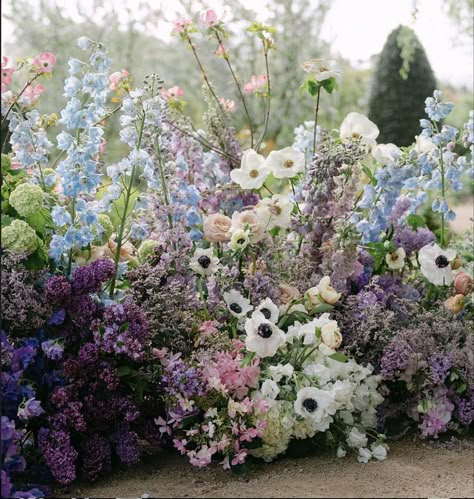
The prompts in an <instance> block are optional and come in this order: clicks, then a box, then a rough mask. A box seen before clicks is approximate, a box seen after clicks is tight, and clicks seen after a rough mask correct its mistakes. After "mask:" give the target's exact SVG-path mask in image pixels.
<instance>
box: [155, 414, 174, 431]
mask: <svg viewBox="0 0 474 499" xmlns="http://www.w3.org/2000/svg"><path fill="white" fill-rule="evenodd" d="M155 424H156V425H157V426H159V427H160V433H167V434H168V435H171V428H170V427H169V426H168V424H167V422H166V421H165V420H164V419H163V418H162V417H161V416H160V417H159V418H155Z"/></svg>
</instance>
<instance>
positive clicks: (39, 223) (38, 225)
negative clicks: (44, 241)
mask: <svg viewBox="0 0 474 499" xmlns="http://www.w3.org/2000/svg"><path fill="white" fill-rule="evenodd" d="M25 220H26V221H27V222H28V223H29V224H30V225H31V227H33V229H35V230H36V232H38V233H39V234H41V235H43V234H44V233H45V231H46V226H47V225H51V224H52V223H53V220H52V218H51V213H50V211H49V210H48V209H46V208H43V209H42V210H40V211H38V212H37V213H34V214H33V215H30V216H29V217H26V219H25Z"/></svg>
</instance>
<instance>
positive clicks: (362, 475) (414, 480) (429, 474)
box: [63, 438, 474, 498]
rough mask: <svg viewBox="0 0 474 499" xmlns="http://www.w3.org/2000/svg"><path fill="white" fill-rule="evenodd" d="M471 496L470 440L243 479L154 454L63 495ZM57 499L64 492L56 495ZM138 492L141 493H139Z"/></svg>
mask: <svg viewBox="0 0 474 499" xmlns="http://www.w3.org/2000/svg"><path fill="white" fill-rule="evenodd" d="M144 494H147V495H148V497H157V498H158V497H380V498H382V497H474V438H470V439H468V440H464V441H457V440H455V441H453V442H451V443H444V444H439V443H435V444H430V445H428V444H424V443H420V442H410V441H402V442H396V443H392V444H391V451H390V453H389V456H388V459H387V460H386V461H383V462H371V463H368V464H366V465H364V464H359V463H358V462H357V460H356V459H355V458H354V457H353V456H350V457H346V458H343V459H336V458H334V457H333V456H332V455H318V456H312V457H305V458H299V459H290V458H282V459H279V460H277V461H276V462H273V463H270V464H266V463H261V462H256V463H252V464H251V466H250V468H249V471H248V472H247V473H246V474H245V475H243V476H237V475H235V474H233V473H231V472H225V471H223V470H222V469H221V468H220V467H217V466H216V467H212V468H206V469H202V470H201V469H196V468H193V467H192V466H191V465H190V464H188V463H187V462H186V460H185V459H184V458H182V457H180V456H178V455H176V454H174V453H170V452H165V451H161V452H158V453H156V454H154V455H151V456H148V457H147V458H146V459H145V460H144V461H143V462H142V463H141V464H140V465H139V466H137V467H135V468H132V469H128V470H126V471H117V472H114V473H112V474H110V475H109V476H108V477H105V478H102V479H101V480H99V481H98V482H96V483H95V484H92V485H91V484H85V483H84V484H79V485H78V486H77V487H76V488H75V489H73V490H70V491H68V492H67V496H68V497H97V498H99V497H100V498H105V497H109V498H110V497H114V498H139V497H141V496H142V495H144ZM63 497H64V495H63ZM145 497H147V496H146V495H145Z"/></svg>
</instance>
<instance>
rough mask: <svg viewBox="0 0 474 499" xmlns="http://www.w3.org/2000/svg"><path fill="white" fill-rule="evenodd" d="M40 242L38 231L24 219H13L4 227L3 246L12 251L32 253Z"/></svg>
mask: <svg viewBox="0 0 474 499" xmlns="http://www.w3.org/2000/svg"><path fill="white" fill-rule="evenodd" d="M38 244H39V240H38V236H37V235H36V232H35V231H34V229H33V228H32V227H30V226H29V225H28V224H27V223H26V222H24V221H23V220H13V222H12V223H11V224H10V225H7V226H6V227H4V228H3V229H2V246H3V247H4V248H5V249H7V250H10V251H11V252H12V253H17V254H20V253H25V254H27V255H31V253H33V252H34V251H35V250H36V249H37V248H38Z"/></svg>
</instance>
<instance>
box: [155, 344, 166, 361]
mask: <svg viewBox="0 0 474 499" xmlns="http://www.w3.org/2000/svg"><path fill="white" fill-rule="evenodd" d="M151 353H152V354H153V357H155V359H162V358H163V357H165V356H166V355H167V354H168V349H167V348H166V347H163V348H152V350H151Z"/></svg>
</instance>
